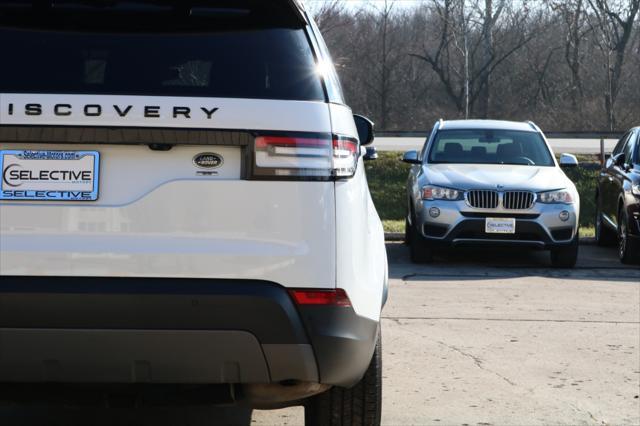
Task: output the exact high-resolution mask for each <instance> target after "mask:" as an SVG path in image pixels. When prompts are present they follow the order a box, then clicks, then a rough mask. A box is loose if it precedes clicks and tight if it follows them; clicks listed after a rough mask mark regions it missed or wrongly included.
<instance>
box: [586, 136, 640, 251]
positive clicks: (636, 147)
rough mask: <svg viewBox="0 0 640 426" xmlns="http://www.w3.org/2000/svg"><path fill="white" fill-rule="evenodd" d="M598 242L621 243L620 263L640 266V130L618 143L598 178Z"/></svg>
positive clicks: (603, 243)
mask: <svg viewBox="0 0 640 426" xmlns="http://www.w3.org/2000/svg"><path fill="white" fill-rule="evenodd" d="M595 227H596V241H597V242H598V244H599V245H603V246H604V245H613V244H615V243H616V242H617V244H618V253H619V255H620V261H622V262H623V263H640V127H636V128H633V129H631V130H629V131H628V132H627V133H625V135H624V136H623V137H622V139H620V141H618V143H617V144H616V147H615V148H614V150H613V153H612V154H611V157H610V158H609V159H607V161H606V164H605V166H604V168H603V169H602V171H601V172H600V176H599V178H598V187H597V190H596V221H595Z"/></svg>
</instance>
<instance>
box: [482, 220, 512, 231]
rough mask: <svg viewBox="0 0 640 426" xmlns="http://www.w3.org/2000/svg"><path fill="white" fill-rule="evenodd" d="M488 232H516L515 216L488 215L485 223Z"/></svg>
mask: <svg viewBox="0 0 640 426" xmlns="http://www.w3.org/2000/svg"><path fill="white" fill-rule="evenodd" d="M484 232H486V233H487V234H515V233H516V220H515V219H513V218H498V217H488V218H487V219H486V221H485V224H484Z"/></svg>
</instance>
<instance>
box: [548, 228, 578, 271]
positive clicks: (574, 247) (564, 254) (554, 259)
mask: <svg viewBox="0 0 640 426" xmlns="http://www.w3.org/2000/svg"><path fill="white" fill-rule="evenodd" d="M579 247H580V235H579V234H578V233H577V232H576V236H575V237H574V238H573V240H572V241H571V243H570V244H568V245H566V246H560V247H555V248H552V249H551V265H553V267H554V268H573V267H575V266H576V263H577V262H578V251H579Z"/></svg>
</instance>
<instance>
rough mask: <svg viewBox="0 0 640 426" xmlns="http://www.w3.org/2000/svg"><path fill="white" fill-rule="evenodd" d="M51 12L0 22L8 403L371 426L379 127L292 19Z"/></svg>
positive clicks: (383, 283) (1, 358)
mask: <svg viewBox="0 0 640 426" xmlns="http://www.w3.org/2000/svg"><path fill="white" fill-rule="evenodd" d="M54 3H55V4H54ZM57 3H58V2H47V1H44V2H41V1H12V2H3V3H1V4H0V41H2V46H3V51H2V67H0V111H1V112H0V123H1V124H0V162H1V164H0V167H1V171H2V176H3V181H2V190H1V191H0V233H1V235H0V237H1V238H0V306H1V307H2V308H1V309H0V342H2V343H1V347H0V353H1V355H0V382H2V383H3V386H4V385H6V384H7V383H14V384H28V385H29V389H30V392H29V393H24V392H15V393H12V392H11V391H10V390H8V389H10V388H6V387H5V388H4V389H5V392H4V393H3V395H4V397H5V399H6V398H9V397H15V398H19V397H22V398H26V399H29V398H30V397H31V396H33V397H35V396H36V395H38V392H37V389H39V388H38V385H39V384H46V386H47V387H46V389H48V390H49V391H48V392H49V394H50V395H52V396H54V397H55V396H57V392H56V391H54V390H53V389H57V388H55V387H54V386H53V384H73V385H74V386H73V387H63V386H60V389H62V390H65V391H74V390H78V391H79V393H80V397H81V398H83V399H84V398H85V396H86V395H87V394H89V393H91V391H93V390H97V391H99V392H101V394H102V393H105V394H106V395H107V399H108V397H109V395H112V394H111V393H110V392H111V391H115V393H116V395H117V396H118V398H121V397H123V396H127V395H130V396H131V399H132V400H135V401H137V402H140V401H152V402H153V401H155V400H154V398H156V397H158V396H160V398H159V399H160V402H162V403H166V402H167V401H169V402H173V401H177V403H184V402H185V401H186V402H193V401H197V402H199V403H202V402H207V403H209V402H210V403H215V402H219V401H224V402H229V401H235V400H239V399H243V400H246V401H248V403H249V404H251V405H252V406H254V407H263V408H264V407H266V408H269V407H282V406H287V405H305V406H306V408H307V410H306V411H307V423H308V424H321V425H326V424H334V425H338V424H349V425H351V424H354V425H355V424H358V425H360V424H367V425H369V424H379V423H380V404H381V374H382V373H381V340H380V337H379V333H380V315H381V310H382V307H383V305H384V303H385V301H386V297H387V296H386V295H387V261H386V252H385V246H384V233H383V229H382V224H381V222H380V219H379V217H378V215H377V213H376V211H375V208H374V205H373V203H372V201H371V197H370V194H369V190H368V187H367V183H366V178H365V171H364V167H363V163H362V161H363V157H364V155H365V149H364V148H365V147H364V146H365V145H368V144H370V143H371V142H372V139H373V125H372V123H371V122H370V121H368V120H367V119H365V118H363V117H360V116H355V117H354V115H353V114H352V112H351V110H350V108H349V107H348V106H346V104H345V101H344V98H343V95H342V91H341V87H340V85H339V82H338V79H337V76H336V73H335V70H334V69H333V66H332V65H331V64H332V62H331V59H330V57H329V54H328V52H327V49H326V46H325V44H324V42H323V40H322V37H321V35H320V31H319V30H318V28H317V27H316V26H315V24H314V23H313V22H312V20H311V19H310V18H309V16H308V15H307V12H306V11H305V10H304V8H303V7H302V6H301V5H300V4H299V2H298V1H294V0H269V1H264V0H259V1H258V0H243V1H233V2H230V1H217V0H215V1H214V0H211V1H206V0H205V1H202V0H199V1H184V2H182V1H181V2H177V1H176V2H157V1H153V0H148V1H146V0H137V1H135V2H130V1H126V0H122V1H120V0H110V1H108V2H85V1H77V2H65V4H64V5H63V6H62V7H58V6H59V5H57ZM160 3H162V4H160ZM372 157H375V151H374V150H370V152H369V156H368V158H372ZM85 385H86V386H85ZM142 385H144V386H142ZM22 388H24V386H23V387H22ZM143 391H144V392H146V393H144V395H142V396H140V395H139V393H141V392H143ZM147 391H148V392H147ZM12 395H13V396H12ZM40 395H41V394H40ZM87 398H88V397H87ZM98 400H100V398H98ZM156 402H157V401H156ZM346 410H349V413H347V411H346Z"/></svg>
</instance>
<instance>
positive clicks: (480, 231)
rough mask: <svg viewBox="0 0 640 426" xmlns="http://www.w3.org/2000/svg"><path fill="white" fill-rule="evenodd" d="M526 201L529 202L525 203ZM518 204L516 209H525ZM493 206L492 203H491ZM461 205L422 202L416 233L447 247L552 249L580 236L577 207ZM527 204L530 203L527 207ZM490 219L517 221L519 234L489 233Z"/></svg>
mask: <svg viewBox="0 0 640 426" xmlns="http://www.w3.org/2000/svg"><path fill="white" fill-rule="evenodd" d="M525 201H526V200H525ZM518 202H519V201H518V200H516V201H514V204H513V207H521V206H522V205H523V204H520V205H518V204H517V203H518ZM487 203H488V204H489V205H491V203H489V202H487ZM470 204H471V203H470V202H469V196H468V194H465V199H463V200H458V201H448V200H422V201H420V202H419V203H418V205H417V206H416V214H415V218H414V220H416V221H417V223H416V225H417V226H416V229H418V230H419V232H420V233H421V234H422V236H423V237H424V238H425V239H427V240H428V241H429V243H433V244H437V243H442V244H446V245H453V246H461V245H507V246H525V247H531V248H540V249H549V248H552V247H555V246H561V245H567V244H570V243H571V242H572V241H573V239H574V238H575V237H576V235H577V232H578V218H579V210H578V209H577V208H576V205H574V204H545V203H541V202H539V201H538V200H536V197H535V196H534V197H533V201H531V202H530V203H528V204H529V205H530V208H527V209H522V208H520V209H518V208H516V209H508V208H505V207H504V199H503V198H502V197H501V198H500V202H498V203H495V204H497V206H495V207H493V205H491V207H493V208H476V207H473V206H472V205H470ZM525 204H526V203H525ZM487 218H513V219H515V233H513V234H490V233H486V232H485V224H486V220H487Z"/></svg>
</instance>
